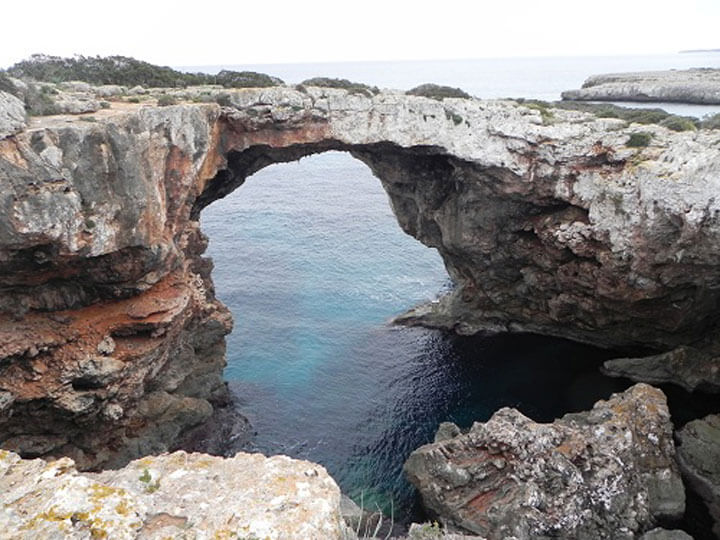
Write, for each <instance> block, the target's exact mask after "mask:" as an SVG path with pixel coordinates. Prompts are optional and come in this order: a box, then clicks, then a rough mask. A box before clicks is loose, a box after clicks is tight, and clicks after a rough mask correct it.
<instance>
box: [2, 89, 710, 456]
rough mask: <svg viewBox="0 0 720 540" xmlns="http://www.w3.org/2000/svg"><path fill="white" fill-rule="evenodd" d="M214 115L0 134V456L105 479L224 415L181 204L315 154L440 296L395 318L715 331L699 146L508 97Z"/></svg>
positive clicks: (193, 237)
mask: <svg viewBox="0 0 720 540" xmlns="http://www.w3.org/2000/svg"><path fill="white" fill-rule="evenodd" d="M9 101H12V100H9ZM221 101H222V102H223V104H224V106H223V107H220V106H218V105H217V104H214V103H213V104H191V103H185V104H179V105H175V106H168V107H154V106H144V105H142V104H132V103H127V102H123V103H120V102H117V103H114V104H113V105H112V107H111V108H109V109H103V110H98V111H97V112H96V113H94V116H93V118H92V120H93V121H83V120H82V118H81V119H78V118H77V117H70V116H49V117H42V118H32V119H31V120H30V121H29V124H28V125H26V126H25V127H24V129H23V124H24V122H25V120H24V119H22V118H20V119H19V120H17V121H14V123H12V129H10V131H5V132H3V133H2V135H0V136H2V137H3V138H2V139H0V310H1V311H2V312H3V314H2V315H0V415H1V416H0V446H2V447H5V448H8V449H11V450H13V451H17V452H19V453H20V454H22V455H24V456H31V457H34V456H58V455H61V454H62V455H71V456H72V457H73V458H74V459H75V460H76V461H77V463H78V464H79V466H80V467H82V468H93V467H100V466H105V465H109V464H120V463H124V462H126V461H127V460H128V459H131V458H132V457H136V456H140V455H144V454H147V453H149V452H159V451H163V450H166V449H170V448H172V447H173V444H174V441H177V440H178V438H179V437H181V436H183V434H186V433H187V432H188V431H189V430H191V429H192V428H193V426H196V425H198V424H199V423H201V422H202V421H203V420H204V419H206V418H207V417H208V416H209V415H210V414H211V411H212V406H213V405H222V404H223V402H224V400H225V399H226V396H225V389H224V387H223V384H222V381H221V370H222V367H223V365H224V339H223V336H224V335H225V334H226V333H227V332H228V331H229V330H230V327H231V321H230V317H229V315H228V313H227V310H226V309H225V308H224V307H223V306H222V305H221V304H220V303H219V302H218V301H217V300H216V299H215V296H214V291H213V286H212V281H211V279H210V270H211V263H210V262H209V261H208V260H206V259H204V258H203V257H202V253H203V251H204V249H205V244H206V240H205V238H204V237H203V235H202V233H201V232H200V230H199V224H198V223H199V222H198V218H199V215H200V212H201V211H202V209H203V208H204V207H205V206H206V205H208V204H210V203H212V201H214V200H216V199H217V198H220V197H223V196H225V195H227V194H228V193H230V192H231V191H232V190H233V189H235V188H236V187H238V186H239V185H240V184H242V182H243V181H244V180H245V178H246V177H247V176H248V175H250V174H252V173H254V172H256V171H257V170H259V169H261V168H262V167H265V166H267V165H269V164H271V163H275V162H281V161H289V160H294V159H297V158H299V157H301V156H304V155H307V154H311V153H316V152H322V151H326V150H330V149H334V150H345V151H349V152H351V153H352V155H354V156H355V157H357V158H358V159H360V160H362V161H364V162H365V163H367V164H368V165H369V166H370V167H371V169H372V170H373V172H374V173H375V174H376V175H377V176H378V177H379V178H380V180H381V181H382V183H383V186H384V187H385V189H386V190H387V192H388V194H389V196H390V198H391V202H392V205H393V208H394V211H395V213H396V216H397V218H398V222H399V223H400V225H401V226H402V228H403V229H404V230H405V231H406V232H408V233H409V234H412V235H413V236H415V237H416V238H418V239H419V240H420V241H422V242H424V243H426V244H427V245H430V246H433V247H436V248H437V249H438V251H439V252H440V253H441V255H442V256H443V258H444V260H445V264H446V266H447V269H448V272H449V273H450V275H451V276H452V278H453V279H454V280H455V282H456V284H457V287H456V289H455V290H454V292H453V293H452V294H451V295H450V296H448V297H447V298H445V299H443V300H442V301H441V302H439V303H437V304H434V305H432V306H430V307H429V308H423V309H420V310H418V312H416V313H414V314H411V315H409V316H407V317H405V319H404V320H405V321H408V322H418V323H422V324H429V325H434V326H440V327H445V328H451V329H454V330H456V331H459V332H477V331H481V330H511V331H516V330H517V331H533V332H539V333H544V334H551V335H559V336H566V337H570V338H574V339H578V340H582V341H586V342H591V343H598V344H601V345H645V346H654V347H658V348H660V349H670V348H672V347H675V346H678V345H681V344H686V343H689V342H692V341H693V340H695V339H697V338H698V337H700V336H702V335H704V334H705V333H706V332H707V330H708V329H709V328H713V327H714V325H715V323H716V321H717V311H718V309H717V308H718V305H717V304H718V286H719V285H720V283H719V279H720V271H719V270H718V268H720V265H719V264H718V263H720V249H719V248H720V234H718V233H719V232H720V231H719V229H720V222H719V221H718V216H719V215H720V200H717V197H716V193H718V188H719V187H720V186H719V185H718V184H720V175H719V174H718V172H719V169H720V146H718V144H717V142H718V132H716V131H715V132H713V131H700V132H686V133H674V132H671V131H668V130H666V129H664V128H660V127H648V126H643V128H642V129H643V131H649V132H650V133H651V135H652V138H651V140H650V142H649V145H648V146H645V147H633V146H629V145H628V141H629V138H630V136H631V135H632V134H633V133H635V132H637V131H638V130H639V129H638V126H632V125H630V126H628V125H626V124H625V123H623V122H622V121H619V120H613V119H597V118H595V117H593V116H591V115H589V114H587V113H581V112H575V111H560V110H555V111H550V112H548V111H538V110H536V109H532V108H528V107H525V106H522V105H520V104H518V103H515V102H511V101H480V100H470V99H445V100H444V101H436V100H433V99H427V98H423V97H416V96H406V95H404V94H401V93H396V92H381V93H379V94H378V95H374V96H372V97H369V96H367V95H364V94H354V93H349V92H347V91H345V90H337V89H328V88H312V87H309V88H300V89H293V88H286V87H276V88H268V89H257V90H242V91H235V92H232V93H229V94H227V95H225V96H223V100H221ZM13 118H14V116H13ZM18 122H20V123H19V124H18ZM18 130H19V131H18Z"/></svg>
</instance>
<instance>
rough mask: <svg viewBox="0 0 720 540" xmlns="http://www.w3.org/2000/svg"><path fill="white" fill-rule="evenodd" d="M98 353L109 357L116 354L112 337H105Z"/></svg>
mask: <svg viewBox="0 0 720 540" xmlns="http://www.w3.org/2000/svg"><path fill="white" fill-rule="evenodd" d="M97 352H99V353H100V354H104V355H106V356H107V355H108V354H112V353H114V352H115V340H113V338H111V337H110V336H105V337H104V338H103V339H102V341H101V342H100V343H98V346H97Z"/></svg>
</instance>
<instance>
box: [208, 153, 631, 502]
mask: <svg viewBox="0 0 720 540" xmlns="http://www.w3.org/2000/svg"><path fill="white" fill-rule="evenodd" d="M202 225H203V229H204V230H205V232H206V233H208V234H209V236H210V238H211V243H210V248H209V255H211V256H212V257H213V259H214V261H215V265H216V267H215V270H214V272H213V276H214V279H215V283H216V286H217V291H218V295H219V297H220V298H221V299H222V300H223V301H224V302H225V303H226V304H227V305H228V306H229V307H230V309H231V310H232V312H233V315H234V317H235V330H234V331H233V333H232V334H231V335H230V336H229V337H228V367H227V370H226V377H227V379H228V380H229V381H230V387H231V389H232V391H233V392H234V394H235V396H236V399H237V403H238V407H239V410H240V411H241V412H242V413H243V414H244V415H246V416H247V417H248V418H249V419H250V420H251V422H252V424H253V428H254V429H255V431H256V432H257V433H256V435H255V437H254V439H253V441H252V445H251V447H250V449H251V450H256V451H261V452H263V453H266V454H275V453H284V454H288V455H291V456H295V457H302V458H306V459H310V460H313V461H316V462H319V463H321V464H323V465H325V466H326V467H327V468H328V470H329V471H330V472H331V474H332V475H333V476H334V477H335V478H336V480H337V481H338V482H339V484H340V485H341V487H342V488H343V490H344V491H345V492H347V493H349V494H351V495H352V496H355V497H356V498H357V499H359V498H360V497H361V496H362V497H363V499H364V501H365V503H366V504H375V503H377V504H379V505H381V506H382V507H383V508H384V509H386V510H389V508H390V505H391V504H392V505H393V506H394V508H395V511H396V512H397V513H398V514H399V515H401V516H407V515H409V514H411V513H412V508H413V493H412V490H411V489H410V486H409V485H408V484H407V482H406V481H405V479H404V477H403V475H402V471H401V467H402V463H403V462H404V460H405V459H406V458H407V456H408V455H409V453H410V452H411V451H412V450H413V449H414V448H417V447H418V446H420V445H421V444H424V443H426V442H429V441H430V440H431V439H432V436H433V433H434V431H435V430H436V428H437V425H438V424H439V423H440V422H442V421H445V420H452V421H455V422H458V423H459V424H461V425H463V426H469V425H470V424H471V423H472V422H473V421H474V420H484V419H487V418H488V417H489V415H490V414H491V413H492V412H493V411H494V410H496V409H497V408H499V407H501V406H504V405H512V406H518V407H520V408H521V409H522V410H523V411H525V412H526V413H527V414H529V415H532V416H533V417H534V418H537V419H545V420H549V419H551V418H553V417H554V416H556V415H557V414H561V413H562V412H565V411H567V410H580V409H583V408H585V407H587V406H589V405H591V404H592V402H593V401H594V400H595V399H597V398H600V397H604V396H606V395H607V394H609V393H610V391H612V390H616V389H620V388H622V387H623V384H622V383H618V382H617V381H609V380H606V379H604V378H603V377H601V376H600V375H599V374H598V373H597V371H596V367H597V361H598V359H600V358H605V357H606V356H607V355H606V354H605V353H602V352H600V351H597V350H594V349H591V348H589V347H583V346H580V345H576V344H571V343H568V342H565V341H562V340H556V339H548V338H539V337H536V336H506V337H498V338H493V339H482V338H459V337H453V336H447V335H444V334H443V333H441V332H437V331H431V330H425V329H406V328H397V327H393V326H390V325H388V324H387V321H388V319H389V318H390V317H392V316H394V315H396V314H398V313H401V312H402V311H403V310H405V309H407V308H408V307H410V306H412V305H414V304H416V303H418V302H422V301H426V300H430V299H432V298H434V297H435V296H436V295H437V294H438V293H440V292H441V291H443V290H445V289H446V288H447V287H448V286H449V281H448V278H447V274H446V272H445V269H444V267H443V265H442V261H441V260H440V257H439V256H438V254H437V252H436V251H435V250H434V249H430V248H427V247H425V246H423V245H422V244H420V243H419V242H417V241H416V240H415V239H413V238H411V237H409V236H407V235H405V234H404V233H403V232H402V231H401V229H400V227H399V226H398V225H397V223H396V221H395V218H394V216H393V214H392V211H391V209H390V205H389V202H388V199H387V196H386V194H385V192H384V191H383V189H382V187H381V185H380V182H379V181H378V180H377V179H376V178H374V177H373V176H372V175H371V173H370V171H369V170H368V169H367V167H366V166H365V165H363V164H362V163H360V162H358V161H356V160H354V159H353V158H352V157H350V156H349V155H348V154H344V153H338V152H330V153H326V154H322V155H319V156H312V157H309V158H304V159H302V160H301V161H299V162H296V163H291V164H282V165H275V166H271V167H268V168H267V169H264V170H263V171H261V172H259V173H257V174H256V175H254V176H253V177H251V178H250V179H249V180H248V181H247V182H246V184H245V185H243V186H242V187H241V188H239V189H238V190H237V191H235V192H234V193H233V194H231V195H230V196H229V197H227V198H225V199H223V200H220V201H217V202H215V203H214V204H213V205H212V206H211V207H209V208H208V209H206V210H205V211H204V214H203V216H202ZM391 501H392V502H391Z"/></svg>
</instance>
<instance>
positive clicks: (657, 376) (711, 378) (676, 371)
mask: <svg viewBox="0 0 720 540" xmlns="http://www.w3.org/2000/svg"><path fill="white" fill-rule="evenodd" d="M603 372H604V373H605V374H606V375H611V376H613V377H626V378H628V379H631V380H633V381H636V382H646V383H650V384H663V383H672V384H677V385H679V386H682V387H683V388H684V389H685V390H687V391H688V392H694V391H696V390H698V391H701V392H710V393H714V394H717V393H720V354H718V353H717V352H711V351H709V350H702V349H696V348H694V347H678V348H677V349H673V350H671V351H668V352H665V353H661V354H656V355H653V356H645V357H642V358H615V359H613V360H608V361H607V362H605V363H604V364H603Z"/></svg>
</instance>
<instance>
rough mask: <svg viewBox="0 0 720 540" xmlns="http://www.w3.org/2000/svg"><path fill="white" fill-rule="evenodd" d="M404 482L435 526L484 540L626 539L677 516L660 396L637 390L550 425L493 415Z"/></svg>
mask: <svg viewBox="0 0 720 540" xmlns="http://www.w3.org/2000/svg"><path fill="white" fill-rule="evenodd" d="M405 472H406V474H407V476H408V478H409V479H410V481H411V482H412V483H413V484H414V485H415V487H416V488H417V489H418V491H419V492H420V495H421V497H422V501H423V504H424V505H425V507H426V508H427V509H428V510H429V511H430V512H431V513H432V514H434V515H436V516H438V518H439V519H440V520H441V521H442V522H443V523H445V524H448V525H450V526H457V527H460V528H462V529H464V530H466V531H469V532H472V533H475V534H479V535H481V536H486V537H488V538H489V539H491V540H495V539H502V538H505V537H515V538H517V539H530V538H537V537H543V536H559V537H563V538H588V539H589V538H613V539H616V538H633V537H634V535H635V534H637V533H642V532H643V531H647V530H649V529H652V528H653V527H655V526H656V524H657V523H659V522H665V521H667V520H677V519H679V518H681V517H682V515H683V513H684V510H685V493H684V488H683V485H682V482H681V479H680V473H679V471H678V468H677V465H676V463H675V449H674V446H673V441H672V425H671V423H670V415H669V412H668V408H667V404H666V400H665V396H664V394H663V393H662V392H661V391H660V390H657V389H655V388H653V387H651V386H648V385H645V384H638V385H635V386H633V387H632V388H630V389H629V390H627V391H625V392H624V393H622V394H615V395H613V396H612V397H611V398H610V399H609V400H607V401H599V402H598V403H596V404H595V406H594V407H593V409H592V410H591V411H589V412H582V413H573V414H568V415H566V416H565V417H563V418H562V419H559V420H556V421H555V422H553V423H551V424H538V423H536V422H533V421H532V420H530V419H529V418H527V417H525V416H523V415H522V414H521V413H520V412H518V411H517V410H514V409H510V408H504V409H501V410H500V411H498V412H496V413H495V414H494V415H493V417H492V418H491V419H490V420H489V421H488V422H485V423H475V424H474V425H473V426H472V428H471V429H470V431H469V432H468V433H467V434H461V435H458V436H456V437H454V438H452V439H449V440H444V441H441V442H437V443H432V444H428V445H425V446H423V447H421V448H419V449H417V450H416V451H414V452H413V453H412V454H411V455H410V457H409V458H408V460H407V462H406V463H405Z"/></svg>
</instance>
